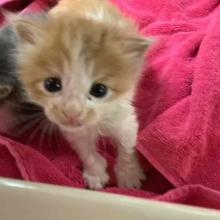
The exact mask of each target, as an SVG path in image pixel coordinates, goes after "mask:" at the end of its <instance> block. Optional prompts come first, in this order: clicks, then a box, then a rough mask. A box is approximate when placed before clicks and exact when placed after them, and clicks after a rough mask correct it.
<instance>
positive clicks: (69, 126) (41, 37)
mask: <svg viewBox="0 0 220 220" xmlns="http://www.w3.org/2000/svg"><path fill="white" fill-rule="evenodd" d="M66 3H68V4H72V6H68V5H67V8H69V9H68V10H67V9H65V10H63V8H62V7H63V6H62V5H65V4H66ZM78 6H79V8H77V7H78ZM13 23H14V29H15V31H16V33H17V35H18V37H19V48H18V71H19V79H20V80H21V82H22V84H23V86H24V88H25V90H26V92H27V94H28V96H29V98H30V99H31V100H32V101H33V102H35V103H36V104H37V105H39V106H41V107H42V108H43V110H44V113H45V115H46V116H47V117H48V119H49V120H50V121H51V122H52V123H54V124H56V125H57V126H58V127H59V128H60V130H61V132H62V134H63V136H64V137H65V138H66V139H67V140H68V142H69V143H70V145H71V146H72V148H73V149H74V150H75V151H76V152H77V153H78V155H79V157H80V159H81V160H82V163H83V165H84V179H85V181H86V182H87V184H88V186H89V188H92V189H100V188H103V187H104V186H105V185H106V184H107V183H108V181H109V175H108V174H107V172H106V167H107V164H106V160H105V159H104V158H103V157H102V156H101V155H100V154H99V153H98V152H97V149H96V142H97V139H98V137H99V136H100V135H102V136H109V137H111V138H112V140H113V141H115V144H116V145H117V146H118V160H117V164H116V167H115V172H116V176H117V181H118V186H119V187H128V188H132V187H135V188H139V187H141V180H143V179H144V178H145V176H144V173H143V171H142V169H141V167H140V165H139V162H138V158H137V155H136V151H135V145H136V139H137V130H138V123H137V119H136V113H135V109H134V107H133V105H132V101H133V97H134V94H135V89H136V87H137V84H138V81H139V79H140V76H141V74H140V72H141V67H142V64H143V61H144V55H145V52H146V50H147V48H148V46H149V41H148V40H146V39H143V38H142V37H140V36H139V34H138V31H137V30H136V28H135V25H134V24H133V23H132V22H131V21H129V20H127V19H125V18H124V17H123V16H121V14H120V13H119V11H118V10H117V9H116V8H115V7H113V6H112V5H111V4H110V3H107V1H101V0H93V1H83V0H78V1H67V0H63V1H61V2H60V3H59V4H58V6H56V7H55V8H54V9H52V10H51V12H50V13H49V16H48V17H47V18H46V19H45V20H44V21H36V20H31V19H23V18H21V19H20V18H18V19H17V20H16V21H14V22H13Z"/></svg>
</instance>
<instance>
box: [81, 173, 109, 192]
mask: <svg viewBox="0 0 220 220" xmlns="http://www.w3.org/2000/svg"><path fill="white" fill-rule="evenodd" d="M83 177H84V179H85V181H86V182H87V184H88V187H89V188H90V189H102V188H103V187H104V186H105V184H106V183H108V181H109V176H108V174H107V173H106V171H105V170H103V171H102V172H99V173H96V174H94V173H91V172H90V171H89V170H85V171H84V173H83Z"/></svg>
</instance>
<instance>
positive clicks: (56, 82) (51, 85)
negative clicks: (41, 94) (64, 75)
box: [44, 77, 62, 93]
mask: <svg viewBox="0 0 220 220" xmlns="http://www.w3.org/2000/svg"><path fill="white" fill-rule="evenodd" d="M44 87H45V89H46V90H47V91H48V92H51V93H54V92H59V91H61V90H62V84H61V81H60V79H59V78H56V77H51V78H48V79H46V80H45V81H44Z"/></svg>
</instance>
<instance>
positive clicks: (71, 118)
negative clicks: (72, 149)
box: [62, 104, 82, 125]
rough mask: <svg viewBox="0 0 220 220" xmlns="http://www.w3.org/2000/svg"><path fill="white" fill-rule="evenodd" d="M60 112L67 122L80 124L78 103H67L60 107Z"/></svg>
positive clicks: (80, 109)
mask: <svg viewBox="0 0 220 220" xmlns="http://www.w3.org/2000/svg"><path fill="white" fill-rule="evenodd" d="M62 113H63V115H64V117H65V118H66V122H67V124H72V125H73V124H74V125H80V124H81V123H80V121H81V118H82V108H81V107H80V105H78V104H77V105H71V106H70V105H68V106H65V108H63V109H62Z"/></svg>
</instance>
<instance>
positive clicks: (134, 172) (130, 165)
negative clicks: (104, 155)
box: [114, 113, 145, 188]
mask: <svg viewBox="0 0 220 220" xmlns="http://www.w3.org/2000/svg"><path fill="white" fill-rule="evenodd" d="M115 130H117V133H114V138H115V140H116V141H117V143H118V158H117V163H116V166H115V173H116V176H117V181H118V186H119V187H123V188H140V187H141V181H142V180H144V179H145V174H144V172H143V170H142V168H141V166H140V164H139V161H138V157H137V153H136V149H135V146H136V139H137V130H138V123H137V120H136V117H135V115H134V114H133V113H132V114H130V115H129V116H128V117H127V118H124V120H123V121H122V122H121V123H117V128H115Z"/></svg>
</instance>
